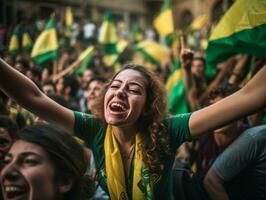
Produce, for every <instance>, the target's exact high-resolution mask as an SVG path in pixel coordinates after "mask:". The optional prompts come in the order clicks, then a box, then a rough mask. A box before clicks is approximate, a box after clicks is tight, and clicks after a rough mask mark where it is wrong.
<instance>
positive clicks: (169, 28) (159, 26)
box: [153, 0, 174, 46]
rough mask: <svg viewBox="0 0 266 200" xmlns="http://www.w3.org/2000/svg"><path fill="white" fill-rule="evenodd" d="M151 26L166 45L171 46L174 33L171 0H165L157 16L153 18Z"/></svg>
mask: <svg viewBox="0 0 266 200" xmlns="http://www.w3.org/2000/svg"><path fill="white" fill-rule="evenodd" d="M153 26H154V27H155V29H156V30H157V31H158V33H159V34H160V36H161V37H162V38H164V41H165V43H166V45H167V46H171V45H172V42H173V37H174V36H173V35H174V21H173V12H172V1H171V0H165V1H164V4H163V6H162V8H161V12H160V14H159V16H158V17H157V18H156V19H155V20H154V22H153Z"/></svg>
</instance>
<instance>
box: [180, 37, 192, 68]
mask: <svg viewBox="0 0 266 200" xmlns="http://www.w3.org/2000/svg"><path fill="white" fill-rule="evenodd" d="M180 47H181V50H180V62H181V65H182V66H183V67H184V68H185V69H190V67H191V63H192V60H193V57H194V52H193V51H192V50H191V49H189V48H186V46H185V41H184V37H183V36H180Z"/></svg>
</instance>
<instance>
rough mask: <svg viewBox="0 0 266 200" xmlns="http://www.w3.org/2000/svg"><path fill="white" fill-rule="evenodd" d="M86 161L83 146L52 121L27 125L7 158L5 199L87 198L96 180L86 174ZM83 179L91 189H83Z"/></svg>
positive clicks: (4, 181)
mask: <svg viewBox="0 0 266 200" xmlns="http://www.w3.org/2000/svg"><path fill="white" fill-rule="evenodd" d="M87 164H88V160H87V158H86V156H85V154H84V151H83V149H82V147H81V146H80V145H79V144H78V143H77V142H76V141H75V140H74V139H73V138H72V137H71V136H70V135H69V134H67V133H64V132H63V131H62V130H60V129H57V128H55V127H53V126H51V125H34V126H28V127H26V128H24V129H22V130H21V131H19V133H18V139H17V140H16V141H15V142H14V144H13V145H12V147H11V148H10V150H9V152H8V153H7V154H6V156H5V158H4V168H3V169H2V171H1V185H2V191H3V196H4V199H34V200H38V199H43V200H58V199H63V200H73V199H77V200H78V199H85V197H84V196H83V195H84V194H86V196H87V197H89V196H91V195H92V193H91V192H92V191H93V190H92V189H93V182H92V181H91V180H90V179H89V178H88V177H86V176H84V174H85V172H86V168H87ZM84 181H85V182H84ZM84 183H86V185H85V186H86V189H88V188H89V189H91V191H89V192H88V191H86V192H84V191H83V190H82V188H83V184H84Z"/></svg>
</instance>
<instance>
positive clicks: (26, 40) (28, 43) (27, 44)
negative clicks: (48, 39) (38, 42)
mask: <svg viewBox="0 0 266 200" xmlns="http://www.w3.org/2000/svg"><path fill="white" fill-rule="evenodd" d="M32 46H33V43H32V39H31V37H30V35H29V33H28V32H24V33H23V35H22V48H23V49H26V50H31V48H32Z"/></svg>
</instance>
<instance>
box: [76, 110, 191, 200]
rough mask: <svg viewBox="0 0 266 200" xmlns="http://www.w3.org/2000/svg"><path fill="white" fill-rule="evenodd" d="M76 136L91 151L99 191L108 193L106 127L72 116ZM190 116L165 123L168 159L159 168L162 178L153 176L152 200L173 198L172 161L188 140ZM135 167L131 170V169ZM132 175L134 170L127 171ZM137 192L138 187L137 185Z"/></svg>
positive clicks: (85, 116)
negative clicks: (105, 146) (168, 143)
mask: <svg viewBox="0 0 266 200" xmlns="http://www.w3.org/2000/svg"><path fill="white" fill-rule="evenodd" d="M74 114H75V127H74V128H75V130H74V131H75V134H76V136H78V137H79V138H81V139H83V140H84V141H85V142H86V144H87V145H88V146H89V147H90V148H91V149H92V151H93V155H94V158H95V164H96V169H97V175H98V181H99V184H100V185H101V187H102V188H103V189H104V190H105V191H106V192H107V193H108V189H107V184H106V175H105V160H104V159H105V157H104V137H105V132H106V126H105V125H104V124H103V123H101V121H100V120H99V119H96V118H94V117H93V116H92V115H89V114H85V113H81V112H74ZM190 116H191V113H186V114H180V115H175V116H171V117H169V118H167V119H166V120H165V126H166V128H167V132H168V134H169V137H170V143H171V144H170V145H171V153H172V154H171V156H168V157H165V158H164V159H163V160H162V162H163V163H162V164H163V165H164V166H165V167H164V170H163V172H162V173H161V174H152V175H151V176H152V177H153V180H154V182H155V184H154V188H153V192H154V197H155V199H169V200H171V199H173V195H172V175H171V171H172V165H173V162H174V159H175V152H176V149H177V148H178V147H179V146H180V145H181V144H182V143H183V142H185V141H190V140H191V135H190V132H189V127H188V121H189V118H190ZM132 168H134V166H131V169H132ZM130 171H132V173H133V171H134V170H130ZM130 177H131V178H130V179H131V180H129V185H130V186H132V182H133V175H132V174H131V176H130ZM139 187H140V189H141V190H143V188H141V186H140V185H139Z"/></svg>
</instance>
